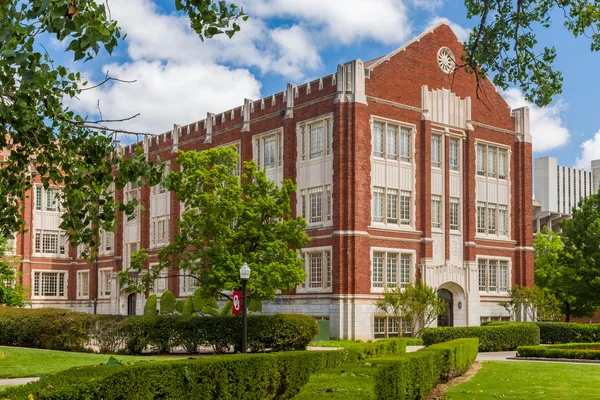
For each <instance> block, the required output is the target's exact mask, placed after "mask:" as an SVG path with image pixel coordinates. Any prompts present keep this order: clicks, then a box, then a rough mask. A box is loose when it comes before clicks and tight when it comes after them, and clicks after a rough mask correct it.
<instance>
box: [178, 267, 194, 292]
mask: <svg viewBox="0 0 600 400" xmlns="http://www.w3.org/2000/svg"><path fill="white" fill-rule="evenodd" d="M196 289H198V284H197V281H196V278H195V277H193V276H191V275H190V272H189V271H188V270H186V269H182V270H181V271H180V277H179V295H180V296H186V295H188V296H189V295H192V294H193V293H194V292H195V291H196Z"/></svg>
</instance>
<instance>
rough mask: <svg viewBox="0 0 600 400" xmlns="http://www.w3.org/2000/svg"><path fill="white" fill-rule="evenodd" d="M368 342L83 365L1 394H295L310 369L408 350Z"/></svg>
mask: <svg viewBox="0 0 600 400" xmlns="http://www.w3.org/2000/svg"><path fill="white" fill-rule="evenodd" d="M192 319H196V318H192ZM375 344H377V346H375V347H374V345H375ZM364 346H365V351H361V350H360V349H359V348H355V349H353V350H347V349H343V350H338V351H311V352H307V351H304V352H290V353H275V354H258V355H253V354H249V355H231V356H227V357H223V356H217V357H211V358H200V359H196V360H194V361H189V360H183V361H173V362H168V363H167V362H161V363H157V364H150V363H138V364H135V365H121V366H107V365H100V366H92V367H79V368H72V369H70V370H68V371H64V372H61V373H58V374H55V375H51V376H49V377H47V378H45V379H43V380H41V381H39V382H35V383H31V384H28V385H26V386H20V387H15V388H10V389H8V390H6V391H4V392H2V396H4V398H6V399H11V400H18V399H27V398H28V396H29V395H32V396H33V398H35V399H38V398H42V399H48V400H54V399H55V400H58V399H61V400H76V399H83V398H85V399H106V400H110V399H141V398H169V399H216V398H223V399H233V398H243V399H249V400H252V399H256V400H263V399H290V398H293V397H294V396H295V395H296V394H297V393H298V392H299V391H300V388H301V387H302V386H303V385H304V384H305V383H306V382H307V381H308V377H309V375H310V374H311V373H314V372H317V371H319V370H322V369H324V368H332V367H335V366H339V365H341V364H343V363H346V362H349V361H355V360H356V359H357V358H356V357H359V356H360V357H365V356H366V354H367V353H368V352H372V350H373V349H374V348H376V349H377V351H379V353H378V355H384V354H399V353H403V352H404V349H405V347H406V346H405V342H404V341H403V340H402V339H386V340H381V341H378V342H376V343H367V344H365V345H364ZM367 348H370V350H366V349H367ZM387 352H393V353H387Z"/></svg>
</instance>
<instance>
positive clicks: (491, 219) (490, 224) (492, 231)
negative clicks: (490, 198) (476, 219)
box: [487, 204, 496, 235]
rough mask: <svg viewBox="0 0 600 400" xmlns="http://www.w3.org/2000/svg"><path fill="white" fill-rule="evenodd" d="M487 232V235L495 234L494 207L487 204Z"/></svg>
mask: <svg viewBox="0 0 600 400" xmlns="http://www.w3.org/2000/svg"><path fill="white" fill-rule="evenodd" d="M487 207H488V231H487V233H488V234H489V235H495V234H496V205H495V204H488V205H487Z"/></svg>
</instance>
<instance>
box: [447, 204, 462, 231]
mask: <svg viewBox="0 0 600 400" xmlns="http://www.w3.org/2000/svg"><path fill="white" fill-rule="evenodd" d="M449 219H450V230H453V231H458V230H460V199H459V198H458V197H450V218H449Z"/></svg>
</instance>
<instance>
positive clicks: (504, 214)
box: [498, 205, 508, 236]
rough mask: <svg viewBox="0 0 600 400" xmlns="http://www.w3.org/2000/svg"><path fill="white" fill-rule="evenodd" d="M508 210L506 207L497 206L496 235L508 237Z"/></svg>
mask: <svg viewBox="0 0 600 400" xmlns="http://www.w3.org/2000/svg"><path fill="white" fill-rule="evenodd" d="M507 226H508V210H507V207H506V206H503V205H499V206H498V235H500V236H508V228H507Z"/></svg>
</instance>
